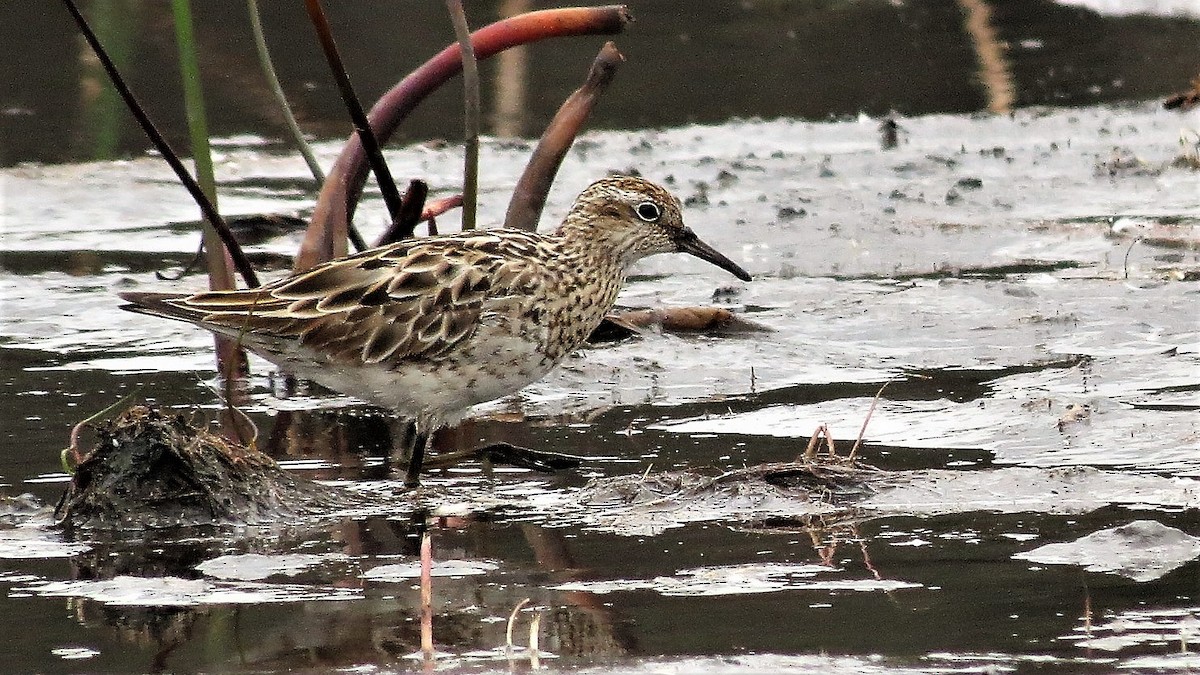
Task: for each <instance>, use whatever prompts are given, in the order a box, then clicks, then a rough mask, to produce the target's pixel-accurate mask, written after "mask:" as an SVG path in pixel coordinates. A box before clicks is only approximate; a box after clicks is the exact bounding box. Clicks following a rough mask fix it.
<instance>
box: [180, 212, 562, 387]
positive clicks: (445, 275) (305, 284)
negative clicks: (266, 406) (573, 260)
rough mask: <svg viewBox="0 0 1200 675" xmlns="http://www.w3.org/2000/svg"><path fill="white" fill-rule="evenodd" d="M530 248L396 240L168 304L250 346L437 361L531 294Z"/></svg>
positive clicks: (351, 357)
mask: <svg viewBox="0 0 1200 675" xmlns="http://www.w3.org/2000/svg"><path fill="white" fill-rule="evenodd" d="M536 243H537V242H536V235H532V236H531V237H530V240H529V241H524V240H523V239H518V240H515V241H514V240H513V239H511V238H501V237H496V236H494V235H489V234H485V233H479V234H473V235H466V236H457V237H452V238H444V239H438V240H428V239H427V240H415V241H406V242H400V243H398V244H394V245H392V246H389V247H385V248H381V249H375V250H372V251H366V252H364V253H361V254H358V255H355V256H351V257H349V258H342V259H340V260H335V261H332V262H329V263H326V264H324V265H320V266H318V267H315V268H313V269H312V270H309V271H307V272H304V273H301V274H299V275H296V276H293V277H288V278H285V279H282V280H280V281H278V282H275V283H273V284H270V285H268V286H264V287H261V288H258V289H251V290H242V291H210V292H207V293H198V294H196V295H193V296H190V297H187V298H181V299H177V300H174V301H172V302H171V304H172V305H173V306H175V307H177V308H179V309H180V310H181V311H180V314H181V315H182V314H185V313H186V314H189V315H191V316H190V317H184V318H189V320H192V321H196V322H198V323H202V324H207V325H210V326H212V327H214V328H218V329H220V330H221V332H225V333H230V334H235V335H237V334H240V335H243V336H245V338H246V340H247V344H248V345H252V344H259V345H262V346H264V347H266V346H267V345H270V344H271V343H273V342H274V341H275V340H277V339H279V338H283V339H288V340H293V341H296V342H298V343H299V344H300V345H301V346H303V347H307V348H309V349H310V350H313V351H316V352H320V353H324V354H325V355H326V356H327V357H328V358H329V359H330V360H332V361H335V362H343V363H363V364H372V363H387V362H399V361H402V360H406V359H423V358H436V357H438V356H440V355H443V354H446V353H447V352H449V351H452V350H453V349H454V348H455V347H456V346H457V345H459V344H460V343H462V342H463V341H465V340H468V339H470V338H471V337H472V336H473V335H474V334H475V333H476V331H477V330H478V329H479V327H480V326H481V323H482V317H483V315H484V313H485V312H486V311H488V309H489V306H490V305H493V304H496V302H497V301H500V302H501V303H505V304H506V302H507V301H508V300H509V299H511V298H512V297H513V296H528V295H529V294H531V293H534V292H535V290H536V289H535V287H537V286H538V285H539V280H540V275H539V274H538V272H537V269H536V267H537V266H536V265H531V264H530V262H531V261H529V260H528V259H527V257H526V256H527V255H528V251H529V250H530V249H531V248H532V247H534V246H536ZM541 281H544V280H541ZM264 338H265V339H264Z"/></svg>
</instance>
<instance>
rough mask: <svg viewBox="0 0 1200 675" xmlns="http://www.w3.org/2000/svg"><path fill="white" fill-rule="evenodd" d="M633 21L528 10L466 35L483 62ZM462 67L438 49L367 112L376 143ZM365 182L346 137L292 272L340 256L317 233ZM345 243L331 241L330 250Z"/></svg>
mask: <svg viewBox="0 0 1200 675" xmlns="http://www.w3.org/2000/svg"><path fill="white" fill-rule="evenodd" d="M631 20H632V17H631V16H630V15H629V12H628V11H627V10H626V9H625V7H624V6H622V5H612V6H607V7H569V8H561V9H548V10H541V11H537V12H528V13H526V14H520V15H518V16H514V17H511V18H508V19H503V20H501V21H497V22H495V23H493V24H490V25H488V26H485V27H484V28H481V29H479V30H477V31H475V32H474V33H473V34H472V35H471V44H472V46H473V47H474V49H475V58H476V59H478V60H484V59H487V58H490V57H492V56H494V55H496V54H498V53H499V52H502V51H504V50H505V49H508V48H510V47H515V46H517V45H522V44H528V43H530V42H536V41H538V40H545V39H548V38H553V37H566V36H572V35H592V34H612V33H619V32H620V31H621V30H623V29H624V27H625V25H626V24H628V23H629V22H630V21H631ZM461 68H462V53H461V51H460V50H459V48H458V45H451V46H448V47H446V48H445V49H443V50H442V51H441V52H439V53H438V54H437V55H436V56H434V57H433V58H431V59H430V60H428V61H426V62H425V64H424V65H422V66H421V67H420V68H418V69H417V70H415V71H413V72H412V73H410V74H409V75H408V76H407V77H405V78H404V79H403V80H401V81H400V82H399V83H398V84H397V85H395V86H394V87H392V88H391V89H390V90H388V91H387V93H385V94H384V95H383V96H382V97H381V98H380V99H379V101H377V102H376V103H375V105H374V107H372V108H371V112H370V115H369V117H370V120H371V128H372V130H373V131H374V132H375V135H376V137H377V138H378V139H380V141H381V142H387V139H388V138H390V137H391V135H392V134H393V133H395V131H396V129H397V128H399V126H400V124H401V123H402V122H403V121H404V119H405V118H407V117H408V115H409V113H411V112H412V111H413V109H414V108H416V107H417V105H418V104H420V102H421V101H423V100H424V99H425V97H427V96H428V95H429V94H430V93H432V92H433V91H434V90H436V89H437V88H438V87H440V86H441V85H442V84H443V83H444V82H446V81H447V80H449V79H450V78H451V77H453V76H454V75H457V74H458V73H459V72H460V70H461ZM366 178H367V162H366V155H365V152H364V149H363V146H362V144H361V143H359V141H358V139H357V137H351V138H350V139H349V140H348V141H347V142H346V145H345V147H343V148H342V152H341V154H340V155H339V156H338V158H337V161H336V162H334V165H333V167H332V168H331V169H330V171H329V178H328V179H327V180H326V181H325V185H324V186H323V187H322V188H321V195H320V197H319V198H318V199H317V204H316V207H315V209H314V211H313V218H312V225H311V226H310V228H309V231H308V233H307V234H306V235H305V240H304V243H303V244H302V245H301V248H300V252H299V253H298V254H297V256H296V263H295V269H296V270H304V269H308V268H310V267H312V266H313V265H316V264H317V263H319V262H322V261H323V260H327V259H328V258H329V257H330V255H331V254H339V255H340V254H341V251H340V250H339V249H337V248H334V249H333V250H332V251H330V250H327V249H326V248H325V247H323V246H322V244H323V243H324V242H323V241H322V239H321V232H323V231H324V230H330V231H334V230H337V231H342V230H344V228H345V226H346V224H347V223H348V222H349V221H350V219H351V218H352V217H353V215H354V209H355V206H356V205H357V203H358V199H359V197H360V196H361V193H362V188H363V185H364V184H365V182H366ZM339 245H344V243H343V242H334V246H335V247H337V246H339Z"/></svg>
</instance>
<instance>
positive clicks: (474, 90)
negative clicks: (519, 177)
mask: <svg viewBox="0 0 1200 675" xmlns="http://www.w3.org/2000/svg"><path fill="white" fill-rule="evenodd" d="M446 9H447V10H449V12H450V19H451V21H452V22H453V23H454V37H455V38H457V39H458V49H459V51H460V52H461V53H462V69H463V111H464V113H463V127H464V129H463V131H464V137H465V138H464V140H465V147H464V149H463V216H462V229H464V230H473V229H475V210H476V201H477V198H478V194H479V63H478V62H477V61H476V60H475V49H474V47H472V46H471V29H470V27H469V26H468V25H467V14H466V10H464V9H463V3H462V0H446Z"/></svg>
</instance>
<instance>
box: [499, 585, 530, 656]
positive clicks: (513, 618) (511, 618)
mask: <svg viewBox="0 0 1200 675" xmlns="http://www.w3.org/2000/svg"><path fill="white" fill-rule="evenodd" d="M531 601H532V599H531V598H525V599H524V600H522V601H520V602H518V603H517V606H516V607H513V611H512V613H511V614H509V615H508V627H507V628H505V630H504V645H505V647H507V648H508V651H509V652H511V651H512V649H513V625H514V624H515V623H516V622H517V613H518V612H520V611H521V608H522V607H524V606H525V605H528V604H529V603H530V602H531Z"/></svg>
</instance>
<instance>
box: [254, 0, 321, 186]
mask: <svg viewBox="0 0 1200 675" xmlns="http://www.w3.org/2000/svg"><path fill="white" fill-rule="evenodd" d="M246 10H247V11H248V12H250V30H251V32H253V33H254V48H255V50H257V52H258V65H259V66H260V67H261V68H262V71H263V75H264V76H265V77H266V78H267V84H268V85H270V87H271V93H272V94H274V95H275V100H276V102H278V103H279V110H280V111H281V112H283V119H284V122H286V123H287V128H288V131H289V132H291V134H292V141H293V142H295V144H296V149H297V150H299V151H300V155H301V156H303V157H304V163H305V164H307V165H308V170H309V171H310V172H311V173H312V177H313V180H314V181H316V183H317V187H318V188H319V187H320V186H321V184H322V183H324V182H325V172H324V171H322V170H321V165H320V164H318V163H317V158H316V156H315V155H314V154H313V151H312V148H310V147H309V145H308V141H306V140H304V132H303V131H301V130H300V125H299V124H297V123H296V116H295V115H293V114H292V106H291V105H289V104H288V100H287V96H286V95H284V93H283V87H282V86H280V84H279V75H278V74H277V73H276V72H275V64H274V63H272V62H271V52H270V51H269V50H268V49H267V38H266V36H265V35H264V34H263V27H262V18H261V17H260V16H259V11H258V0H246Z"/></svg>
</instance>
